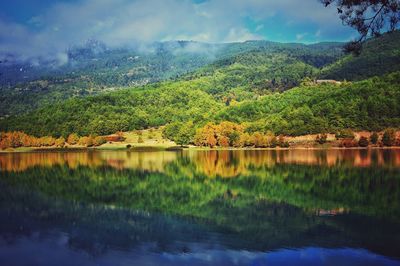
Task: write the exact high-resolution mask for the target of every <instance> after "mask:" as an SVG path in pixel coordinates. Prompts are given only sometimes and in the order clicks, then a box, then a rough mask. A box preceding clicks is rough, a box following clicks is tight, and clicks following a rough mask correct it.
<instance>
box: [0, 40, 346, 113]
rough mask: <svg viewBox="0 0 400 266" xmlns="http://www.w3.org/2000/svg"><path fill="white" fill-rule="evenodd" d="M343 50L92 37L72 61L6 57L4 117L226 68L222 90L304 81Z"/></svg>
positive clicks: (1, 71) (0, 80)
mask: <svg viewBox="0 0 400 266" xmlns="http://www.w3.org/2000/svg"><path fill="white" fill-rule="evenodd" d="M341 55H342V53H341V44H339V43H320V44H318V45H304V44H282V43H274V42H267V41H248V42H243V43H227V44H206V43H197V42H166V43H156V44H153V45H151V46H149V47H146V50H145V51H143V49H114V50H111V49H107V48H106V47H105V46H104V45H101V44H100V43H98V42H93V41H92V42H89V43H88V44H87V45H86V46H84V47H75V48H73V49H71V50H70V51H68V63H66V64H65V65H62V66H57V67H56V66H54V65H53V64H54V63H49V62H45V63H43V66H38V67H34V66H31V65H27V66H26V65H19V64H17V65H11V66H8V65H7V64H6V63H4V62H3V63H0V86H1V92H2V93H1V95H0V104H1V106H2V107H3V108H1V109H0V117H1V116H8V115H14V114H21V113H27V112H29V111H32V110H34V109H36V108H38V107H41V106H44V105H47V104H52V103H57V102H62V101H64V100H66V99H69V98H77V97H85V96H90V95H96V94H99V93H102V92H107V91H113V90H118V89H120V88H123V87H138V86H143V85H146V84H149V83H155V82H159V81H163V80H181V79H182V78H184V79H186V80H188V79H193V77H198V76H204V75H212V76H215V75H217V74H218V73H220V72H222V73H223V74H227V75H229V77H227V78H225V81H223V82H221V81H218V85H219V86H218V88H216V90H220V89H221V87H225V88H227V87H230V86H231V85H232V82H234V83H235V84H239V83H240V84H244V85H246V88H245V89H248V88H251V87H252V86H253V85H255V89H264V90H268V89H271V90H274V89H279V88H280V89H286V88H291V87H294V86H295V85H297V84H299V82H300V79H301V78H303V77H304V76H309V75H313V76H315V75H316V73H317V68H318V67H322V66H325V65H327V64H329V63H332V62H334V61H336V60H337V59H339V58H340V56H341ZM49 64H50V65H49ZM209 64H211V65H210V66H208V65H209ZM202 67H204V69H201V68H202ZM257 72H260V73H257ZM237 74H240V75H241V76H242V78H239V79H240V81H239V80H237V78H235V77H231V76H234V75H237ZM182 76H183V77H182ZM17 81H18V83H17V84H15V83H16V82H17Z"/></svg>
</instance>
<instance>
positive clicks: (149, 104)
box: [0, 72, 400, 137]
mask: <svg viewBox="0 0 400 266" xmlns="http://www.w3.org/2000/svg"><path fill="white" fill-rule="evenodd" d="M207 81H209V80H207V79H206V78H205V77H203V78H199V79H197V80H194V81H193V80H191V81H179V82H164V83H159V84H156V85H151V86H146V87H143V88H141V89H126V90H121V91H118V92H112V93H107V94H103V95H99V96H94V97H86V98H79V99H70V100H67V101H65V102H63V103H60V104H54V105H50V106H46V107H43V108H41V109H39V110H36V111H34V112H31V113H29V114H26V115H23V116H18V117H10V118H8V119H4V120H2V121H1V122H0V128H1V130H4V131H13V130H22V131H24V132H26V133H29V134H33V135H37V136H42V135H53V136H60V135H62V136H64V137H66V136H67V135H69V134H70V133H78V134H79V135H88V134H99V135H103V134H110V133H114V132H116V131H127V130H135V129H142V128H148V127H155V126H161V125H166V124H173V123H181V124H180V128H178V130H186V129H185V127H189V128H190V134H192V135H194V133H195V130H194V129H195V128H196V127H197V128H200V127H202V126H204V125H205V124H206V123H207V122H221V121H232V122H237V123H241V124H243V125H244V127H245V128H246V130H247V131H248V132H255V131H260V132H267V131H272V132H274V133H275V134H288V135H301V134H308V133H320V132H336V131H337V130H340V129H345V128H351V129H354V130H380V129H384V128H386V127H389V126H394V127H396V126H400V108H399V107H400V90H399V87H400V73H399V72H397V73H394V74H391V75H388V76H385V77H382V78H377V77H376V78H372V79H368V80H365V81H360V82H354V83H343V84H342V85H335V84H334V85H332V84H325V85H315V84H309V85H303V86H300V87H298V88H295V89H292V90H289V91H286V92H283V93H274V94H271V95H266V96H262V97H259V98H258V99H252V100H245V101H244V102H243V103H230V104H229V105H228V104H226V103H225V104H224V103H222V102H220V101H218V99H216V98H215V97H213V96H212V95H211V94H209V93H207V91H208V90H209V89H210V88H212V87H213V86H212V83H208V82H207Z"/></svg>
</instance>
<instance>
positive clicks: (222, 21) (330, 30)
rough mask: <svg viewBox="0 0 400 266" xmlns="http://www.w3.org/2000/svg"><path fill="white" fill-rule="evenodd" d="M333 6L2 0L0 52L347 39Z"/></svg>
mask: <svg viewBox="0 0 400 266" xmlns="http://www.w3.org/2000/svg"><path fill="white" fill-rule="evenodd" d="M355 36H357V35H356V32H355V31H354V30H352V29H351V28H349V27H347V26H344V25H342V22H341V21H340V19H339V17H338V14H337V13H336V9H335V8H334V7H328V8H325V7H324V5H323V4H321V3H320V2H319V1H318V0H279V1H277V0H2V1H1V2H0V55H3V56H4V55H5V54H15V55H18V57H19V58H20V59H22V60H34V59H35V58H43V57H50V58H58V59H59V60H61V61H62V60H64V59H65V56H66V54H65V51H66V50H67V49H68V47H71V46H72V45H79V44H82V43H84V42H85V41H87V40H88V39H96V40H99V41H102V42H104V43H105V44H106V45H107V46H109V47H121V46H137V45H138V44H140V45H146V44H148V43H151V42H154V41H169V40H192V41H201V42H211V43H221V42H242V41H246V40H269V41H278V42H302V43H315V42H321V41H348V40H350V39H352V38H354V37H355Z"/></svg>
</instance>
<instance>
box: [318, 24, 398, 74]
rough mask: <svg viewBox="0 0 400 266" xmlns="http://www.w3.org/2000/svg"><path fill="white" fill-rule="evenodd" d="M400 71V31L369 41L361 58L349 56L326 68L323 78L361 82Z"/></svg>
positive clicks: (323, 71)
mask: <svg viewBox="0 0 400 266" xmlns="http://www.w3.org/2000/svg"><path fill="white" fill-rule="evenodd" d="M398 70H400V31H395V32H393V33H386V34H384V35H382V36H380V37H378V38H374V39H371V40H368V41H367V42H366V43H365V44H364V46H363V50H362V51H361V54H360V55H359V56H353V55H347V56H345V57H343V58H342V59H340V60H338V61H337V62H335V63H333V64H332V65H329V66H327V67H325V68H324V69H323V70H322V73H321V77H322V78H328V79H337V80H344V79H347V80H361V79H365V78H368V77H372V76H380V75H384V74H387V73H390V72H394V71H398Z"/></svg>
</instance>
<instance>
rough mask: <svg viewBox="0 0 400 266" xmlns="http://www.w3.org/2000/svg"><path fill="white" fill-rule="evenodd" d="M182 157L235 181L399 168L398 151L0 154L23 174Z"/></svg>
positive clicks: (139, 165) (137, 165)
mask: <svg viewBox="0 0 400 266" xmlns="http://www.w3.org/2000/svg"><path fill="white" fill-rule="evenodd" d="M181 157H185V158H187V159H188V160H190V161H191V162H192V163H194V164H195V165H196V171H198V172H201V173H203V174H205V175H207V176H210V177H215V176H220V177H234V176H238V175H243V174H248V173H249V172H251V170H250V169H251V168H252V167H263V166H265V167H268V166H269V167H271V166H274V165H277V164H299V165H321V166H336V165H341V166H349V167H372V166H379V167H400V150H389V149H387V150H375V149H370V150H277V151H272V150H222V151H217V150H208V151H193V150H188V151H182V152H129V151H127V152H121V151H118V152H113V151H97V152H36V153H10V154H0V170H1V171H14V172H19V171H25V170H27V169H29V168H32V167H35V166H43V167H51V166H54V165H65V166H67V167H69V168H70V169H75V168H77V167H78V166H88V167H100V166H110V167H112V168H115V169H119V170H122V169H133V170H141V171H150V172H164V171H165V166H166V165H168V164H169V163H171V162H173V161H175V160H176V159H177V158H181Z"/></svg>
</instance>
